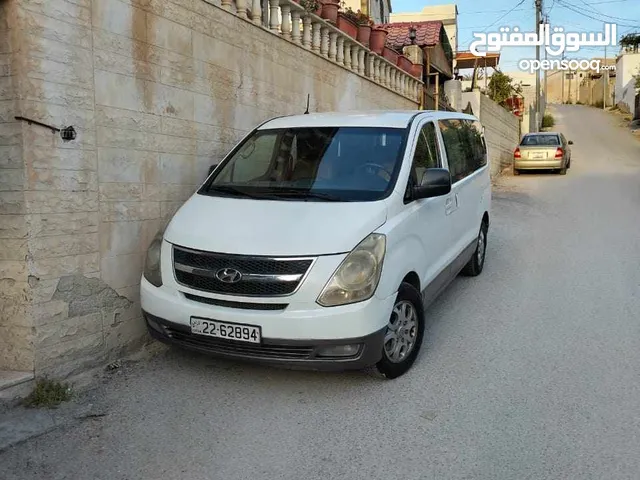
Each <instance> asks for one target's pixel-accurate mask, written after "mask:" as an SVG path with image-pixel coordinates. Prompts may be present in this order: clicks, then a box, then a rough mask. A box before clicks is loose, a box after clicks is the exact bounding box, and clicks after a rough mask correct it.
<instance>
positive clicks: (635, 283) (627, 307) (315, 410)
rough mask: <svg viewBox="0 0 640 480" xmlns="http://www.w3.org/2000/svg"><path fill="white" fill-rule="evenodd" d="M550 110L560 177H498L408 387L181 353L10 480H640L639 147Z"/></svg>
mask: <svg viewBox="0 0 640 480" xmlns="http://www.w3.org/2000/svg"><path fill="white" fill-rule="evenodd" d="M555 110H556V115H557V116H556V118H557V120H558V129H560V130H562V131H563V132H564V133H565V134H566V135H567V138H568V139H571V140H574V142H575V145H574V146H573V161H572V167H571V169H570V170H569V173H568V174H567V175H566V176H560V175H549V174H523V175H521V176H519V177H511V176H509V177H505V178H503V179H502V180H501V181H500V185H499V186H498V187H497V188H496V189H495V191H494V211H493V223H492V229H491V230H490V238H489V249H488V254H487V255H488V257H487V264H486V267H485V271H484V273H483V274H482V275H481V276H480V277H478V278H475V279H468V278H460V279H458V280H456V281H455V282H454V284H453V285H452V286H451V287H450V288H449V289H448V291H446V292H445V293H444V294H443V295H442V296H441V297H440V299H439V300H438V301H437V303H436V304H434V305H433V306H432V308H431V309H430V310H429V311H428V312H427V317H428V321H429V332H428V335H427V337H426V339H425V344H424V348H423V350H422V352H421V354H420V356H419V358H418V361H417V363H416V364H415V366H414V368H413V369H412V370H411V371H410V372H409V373H408V374H407V375H405V376H404V377H401V378H399V379H397V380H394V381H383V380H380V379H377V378H376V377H374V376H373V375H371V374H367V373H361V372H354V373H347V374H324V373H308V372H307V373H305V372H290V371H284V370H278V369H272V368H266V367H260V366H247V365H243V364H236V363H233V362H226V361H218V360H214V359H211V358H207V357H203V356H198V355H194V354H190V353H182V352H175V351H172V352H169V353H168V354H164V355H162V356H160V357H159V358H156V359H154V360H153V361H151V362H145V363H142V364H136V365H134V366H128V367H123V368H122V369H121V370H119V373H117V374H114V375H113V378H111V379H110V380H108V381H106V382H105V383H104V384H103V385H102V386H100V388H99V389H98V390H97V391H96V392H94V393H93V394H92V395H93V397H92V398H91V401H93V402H96V405H98V407H99V408H100V409H102V411H103V413H105V416H102V417H97V418H93V419H87V420H85V421H82V422H78V423H76V424H74V425H72V426H70V427H68V428H65V429H62V430H57V431H54V432H51V433H49V434H46V435H44V436H41V437H39V438H37V439H34V440H31V441H29V442H27V443H24V444H21V445H18V446H16V447H14V448H12V449H10V450H8V451H6V452H4V453H3V454H0V478H3V479H5V480H10V479H32V478H46V479H50V480H54V479H62V478H69V479H83V480H84V479H87V480H93V479H105V480H119V479H132V480H133V479H136V480H137V479H145V480H146V479H153V480H155V479H163V480H166V479H176V480H178V479H180V480H198V479H224V480H236V479H252V480H255V479H259V480H262V479H265V480H267V479H268V480H271V479H287V480H289V479H290V480H300V479H305V480H316V479H323V480H324V479H342V478H344V479H349V480H353V479H371V480H374V479H385V480H388V479H391V480H395V479H462V478H464V479H491V480H495V479H536V480H538V479H562V480H566V479H573V478H580V479H590V478H593V479H602V478H606V479H623V478H624V479H627V478H628V479H632V478H633V479H637V478H638V477H639V475H640V473H639V472H640V267H639V265H638V263H639V259H640V141H638V140H637V139H634V138H632V137H631V135H630V134H629V133H628V132H627V131H626V130H625V129H623V128H621V127H620V126H618V125H617V121H616V120H615V117H613V116H612V115H611V114H608V113H605V112H602V111H600V110H597V109H592V108H588V107H581V106H559V107H556V109H555ZM87 401H88V400H87Z"/></svg>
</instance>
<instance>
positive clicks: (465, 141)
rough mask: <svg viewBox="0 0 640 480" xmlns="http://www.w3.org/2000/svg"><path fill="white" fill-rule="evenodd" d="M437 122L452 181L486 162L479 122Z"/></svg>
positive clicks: (484, 144) (456, 180)
mask: <svg viewBox="0 0 640 480" xmlns="http://www.w3.org/2000/svg"><path fill="white" fill-rule="evenodd" d="M438 123H439V125H440V131H441V132H442V139H443V140H444V147H445V151H446V152H447V159H448V160H449V171H450V172H451V181H452V182H453V183H455V182H458V181H460V180H462V179H463V178H465V177H467V176H469V175H471V174H472V173H474V172H475V171H476V170H479V169H480V168H482V167H484V166H485V165H486V164H487V146H486V143H485V139H484V136H483V134H482V126H481V125H480V123H479V122H474V121H471V120H466V119H460V120H457V119H455V120H454V119H447V120H440V121H439V122H438Z"/></svg>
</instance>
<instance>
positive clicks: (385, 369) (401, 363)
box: [376, 283, 425, 379]
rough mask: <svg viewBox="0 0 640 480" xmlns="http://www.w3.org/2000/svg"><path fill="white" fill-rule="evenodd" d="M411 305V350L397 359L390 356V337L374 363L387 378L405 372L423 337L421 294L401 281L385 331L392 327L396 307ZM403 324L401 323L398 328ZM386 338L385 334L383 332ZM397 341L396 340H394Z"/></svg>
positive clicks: (413, 359)
mask: <svg viewBox="0 0 640 480" xmlns="http://www.w3.org/2000/svg"><path fill="white" fill-rule="evenodd" d="M407 304H408V305H411V306H412V307H413V310H414V313H415V316H416V318H415V333H414V342H413V344H412V346H411V350H410V351H409V352H408V354H406V357H404V358H402V359H401V360H398V359H397V358H396V359H395V360H394V359H392V358H391V356H390V354H389V353H388V351H387V344H389V348H391V347H392V346H393V345H395V344H393V343H392V342H393V341H394V339H390V340H389V341H388V342H385V343H384V344H383V346H382V359H381V360H380V361H379V362H378V363H377V364H376V369H377V370H378V372H379V373H380V374H382V375H383V376H384V377H385V378H387V379H393V378H398V377H399V376H401V375H403V374H404V373H406V372H407V371H408V370H409V369H410V368H411V366H412V365H413V362H415V360H416V357H417V356H418V353H420V347H421V346H422V338H423V337H424V328H425V327H424V305H423V303H422V296H421V295H420V292H418V290H416V288H415V287H414V286H413V285H411V284H409V283H402V284H401V285H400V288H399V289H398V296H397V297H396V301H395V302H394V305H393V309H394V313H392V314H391V317H390V318H389V326H388V327H387V333H391V332H392V331H393V329H392V320H393V318H394V315H396V313H395V310H396V308H399V309H401V308H402V307H403V306H404V305H407ZM395 318H396V321H398V320H399V319H400V317H399V316H397V315H396V317H395ZM404 326H405V325H401V326H400V328H402V327H404ZM385 338H386V334H385ZM395 341H396V342H398V340H395Z"/></svg>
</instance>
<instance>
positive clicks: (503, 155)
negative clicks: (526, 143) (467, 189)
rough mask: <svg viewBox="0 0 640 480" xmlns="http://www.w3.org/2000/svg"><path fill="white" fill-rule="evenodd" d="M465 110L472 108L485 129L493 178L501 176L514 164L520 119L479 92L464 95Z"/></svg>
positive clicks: (518, 141) (518, 140)
mask: <svg viewBox="0 0 640 480" xmlns="http://www.w3.org/2000/svg"><path fill="white" fill-rule="evenodd" d="M462 105H463V109H464V108H466V107H467V106H469V105H470V106H471V110H472V112H473V115H475V116H476V117H478V119H479V120H480V122H481V123H482V125H483V126H484V127H485V137H486V141H487V148H488V150H489V160H490V162H491V176H492V177H494V176H496V175H499V174H500V172H502V170H504V168H505V167H508V166H510V165H512V164H513V151H514V150H515V148H516V145H518V143H520V119H519V118H518V117H517V116H515V115H514V114H512V113H511V112H509V111H507V110H505V109H504V108H502V107H501V106H500V105H498V104H497V103H495V102H494V101H493V100H491V99H490V98H489V97H487V96H486V95H483V94H482V93H480V91H479V90H476V91H474V92H464V93H463V94H462Z"/></svg>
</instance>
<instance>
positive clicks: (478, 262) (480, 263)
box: [462, 221, 489, 277]
mask: <svg viewBox="0 0 640 480" xmlns="http://www.w3.org/2000/svg"><path fill="white" fill-rule="evenodd" d="M488 230H489V226H488V225H487V223H486V222H484V221H483V222H482V225H481V226H480V232H479V233H478V240H477V241H476V249H475V250H474V252H473V256H472V257H471V260H469V261H468V262H467V264H466V265H465V266H464V268H463V269H462V274H463V275H465V276H467V277H477V276H478V275H480V274H481V273H482V269H483V268H484V261H485V258H486V253H487V232H488ZM480 250H482V255H480V254H479V253H480Z"/></svg>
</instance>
